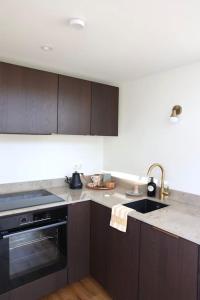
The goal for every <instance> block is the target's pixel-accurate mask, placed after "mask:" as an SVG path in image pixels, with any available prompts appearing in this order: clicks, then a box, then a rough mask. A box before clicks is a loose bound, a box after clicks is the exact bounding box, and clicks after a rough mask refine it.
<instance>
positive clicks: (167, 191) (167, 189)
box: [163, 185, 169, 197]
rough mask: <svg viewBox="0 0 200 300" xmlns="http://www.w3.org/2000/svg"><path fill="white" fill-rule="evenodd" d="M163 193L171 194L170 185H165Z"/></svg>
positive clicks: (166, 195)
mask: <svg viewBox="0 0 200 300" xmlns="http://www.w3.org/2000/svg"><path fill="white" fill-rule="evenodd" d="M163 195H164V196H165V197H168V196H169V186H168V185H167V186H165V187H164V189H163Z"/></svg>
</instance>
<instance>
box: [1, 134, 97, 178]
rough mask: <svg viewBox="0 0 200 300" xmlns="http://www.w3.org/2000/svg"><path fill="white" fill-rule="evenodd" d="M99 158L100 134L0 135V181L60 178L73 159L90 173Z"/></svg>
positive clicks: (84, 170) (72, 169)
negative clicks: (95, 135) (98, 135)
mask: <svg viewBox="0 0 200 300" xmlns="http://www.w3.org/2000/svg"><path fill="white" fill-rule="evenodd" d="M102 161H103V139H102V138H101V137H93V136H91V137H90V136H62V135H53V136H34V135H33V136H29V135H0V183H9V182H19V181H29V180H41V179H51V178H61V177H64V176H65V175H71V173H72V172H73V171H74V165H75V164H77V163H78V164H79V163H81V164H82V169H81V171H83V172H84V173H85V174H91V173H93V172H97V171H99V170H101V169H102Z"/></svg>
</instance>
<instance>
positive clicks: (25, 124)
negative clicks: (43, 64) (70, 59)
mask: <svg viewBox="0 0 200 300" xmlns="http://www.w3.org/2000/svg"><path fill="white" fill-rule="evenodd" d="M57 84H58V76H57V75H56V74H51V73H47V72H42V71H38V70H33V69H28V68H24V67H19V66H15V65H10V64H6V63H0V133H27V134H28V133H30V134H50V133H55V132H57Z"/></svg>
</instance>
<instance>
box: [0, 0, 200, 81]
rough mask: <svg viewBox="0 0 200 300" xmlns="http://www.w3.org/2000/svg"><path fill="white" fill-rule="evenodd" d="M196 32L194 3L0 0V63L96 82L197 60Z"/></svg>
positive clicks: (199, 10) (199, 13)
mask: <svg viewBox="0 0 200 300" xmlns="http://www.w3.org/2000/svg"><path fill="white" fill-rule="evenodd" d="M69 17H82V18H84V19H86V21H87V26H86V28H85V29H84V30H83V31H80V30H79V31H77V30H74V29H72V28H69V27H68V25H67V19H68V18H69ZM199 30H200V1H199V0H0V59H1V60H4V61H9V62H14V63H19V64H23V65H28V66H33V67H37V68H41V69H44V70H50V71H55V72H60V73H64V74H69V75H74V76H79V77H83V78H88V79H94V80H101V81H103V82H110V83H118V82H121V81H125V80H132V79H134V78H138V77H141V76H144V75H147V74H150V73H153V72H158V71H161V70H166V69H169V68H172V67H175V66H179V65H183V64H188V63H191V62H194V61H197V60H199V59H200V33H199ZM44 44H49V45H51V46H52V47H53V51H51V52H44V51H42V50H41V49H40V47H41V45H44Z"/></svg>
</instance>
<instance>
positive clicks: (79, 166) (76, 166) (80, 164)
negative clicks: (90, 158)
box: [74, 162, 82, 171]
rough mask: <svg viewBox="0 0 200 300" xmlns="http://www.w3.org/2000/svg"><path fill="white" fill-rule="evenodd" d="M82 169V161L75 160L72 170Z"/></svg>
mask: <svg viewBox="0 0 200 300" xmlns="http://www.w3.org/2000/svg"><path fill="white" fill-rule="evenodd" d="M81 169H82V162H76V163H75V164H74V171H81Z"/></svg>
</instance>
